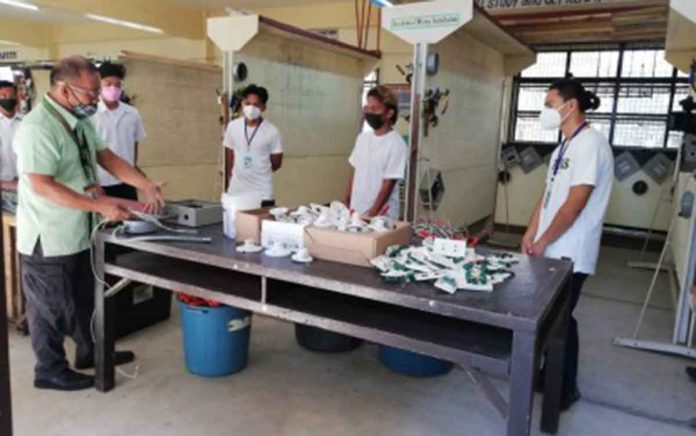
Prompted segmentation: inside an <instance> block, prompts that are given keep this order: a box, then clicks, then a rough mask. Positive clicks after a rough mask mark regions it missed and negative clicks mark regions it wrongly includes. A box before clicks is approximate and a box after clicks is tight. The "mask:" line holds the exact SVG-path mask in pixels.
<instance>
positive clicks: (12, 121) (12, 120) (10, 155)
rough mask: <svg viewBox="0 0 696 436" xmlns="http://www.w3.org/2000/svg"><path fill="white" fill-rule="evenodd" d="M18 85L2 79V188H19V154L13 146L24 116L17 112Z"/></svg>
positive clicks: (0, 91)
mask: <svg viewBox="0 0 696 436" xmlns="http://www.w3.org/2000/svg"><path fill="white" fill-rule="evenodd" d="M17 101H18V100H17V87H16V86H15V84H14V83H12V82H8V81H6V80H0V188H2V189H3V190H6V191H16V190H17V155H16V154H15V152H14V149H13V148H12V140H13V138H14V134H15V132H16V131H17V128H18V127H19V123H20V121H21V120H22V117H21V116H20V115H19V113H18V112H17Z"/></svg>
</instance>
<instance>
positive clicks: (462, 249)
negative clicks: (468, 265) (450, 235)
mask: <svg viewBox="0 0 696 436" xmlns="http://www.w3.org/2000/svg"><path fill="white" fill-rule="evenodd" d="M433 252H434V253H435V254H437V255H440V256H446V257H466V241H458V240H455V239H443V238H437V239H435V243H434V244H433Z"/></svg>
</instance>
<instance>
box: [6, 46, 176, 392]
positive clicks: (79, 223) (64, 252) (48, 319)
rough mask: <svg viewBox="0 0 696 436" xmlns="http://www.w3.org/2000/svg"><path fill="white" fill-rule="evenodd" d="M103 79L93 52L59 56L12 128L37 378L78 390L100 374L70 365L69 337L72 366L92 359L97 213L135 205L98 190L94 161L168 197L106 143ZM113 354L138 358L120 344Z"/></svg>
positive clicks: (154, 197)
mask: <svg viewBox="0 0 696 436" xmlns="http://www.w3.org/2000/svg"><path fill="white" fill-rule="evenodd" d="M99 89H100V81H99V74H98V72H97V69H96V68H95V66H94V65H93V64H91V63H90V62H89V61H88V60H87V59H85V58H82V57H78V56H74V57H69V58H65V59H63V60H61V61H60V62H59V63H58V64H57V65H56V66H55V67H54V69H53V71H51V88H50V91H49V92H48V94H47V95H46V97H45V98H44V100H43V102H42V103H41V104H40V105H38V106H37V107H36V108H35V109H34V110H32V111H31V112H30V113H29V114H28V115H27V116H26V117H25V119H24V122H23V123H22V125H21V126H20V128H19V129H18V131H17V133H16V135H15V139H14V141H15V143H14V144H15V149H16V150H18V153H19V154H18V164H17V166H18V170H19V195H18V197H19V205H18V210H17V233H18V242H17V248H18V251H19V252H20V254H21V263H22V289H23V291H24V294H25V296H26V300H27V304H26V308H27V319H28V322H29V332H30V333H31V340H32V347H33V348H34V353H35V355H36V360H37V362H36V367H35V370H34V371H35V379H34V386H36V387H37V388H41V389H56V390H78V389H86V388H89V387H91V386H93V384H94V378H93V377H92V376H88V375H85V374H82V373H79V372H76V371H73V370H71V369H70V368H69V366H68V363H67V361H66V359H65V350H64V348H63V340H64V338H65V336H70V337H71V338H72V339H73V340H74V341H75V343H76V345H77V349H76V358H75V364H74V366H75V368H76V369H87V368H90V367H93V366H94V346H93V341H92V336H91V326H90V324H91V317H92V312H93V310H94V275H93V273H92V270H91V263H90V251H89V249H90V232H91V229H92V228H93V225H94V219H93V214H94V213H99V214H101V215H102V216H104V217H106V218H108V219H110V220H114V221H118V220H124V219H127V218H129V216H130V214H129V212H128V211H127V210H126V209H125V208H124V207H123V206H122V205H119V204H118V203H116V202H113V201H110V200H109V199H108V198H107V197H104V196H103V195H101V191H100V190H99V188H98V184H97V178H96V174H97V173H96V165H97V163H98V164H99V165H101V167H102V168H104V169H106V170H107V171H108V172H110V173H111V174H113V175H114V176H116V177H117V178H118V179H120V180H122V181H123V182H125V183H128V184H129V185H131V186H133V187H135V188H138V189H140V190H141V191H142V192H143V195H144V198H145V200H146V202H147V204H148V209H149V210H158V209H159V207H160V206H161V205H163V203H164V202H163V198H162V195H161V193H160V189H159V184H157V183H154V182H152V181H150V180H148V179H147V178H146V177H145V176H144V175H142V174H141V173H140V172H139V171H138V170H136V169H135V168H133V167H132V166H131V165H130V164H128V163H127V162H126V161H124V160H122V159H121V158H119V157H118V156H117V155H116V154H114V153H113V152H112V151H110V150H109V148H108V147H107V146H106V144H104V142H103V141H102V140H101V139H99V137H98V135H97V134H96V132H95V129H94V126H93V125H92V124H91V122H90V121H89V120H88V119H87V118H88V117H89V116H90V115H92V114H93V113H94V111H96V107H97V103H98V101H99ZM114 358H115V361H116V363H117V364H122V363H127V362H130V361H132V360H133V359H134V355H133V353H131V352H117V353H116V355H115V356H114Z"/></svg>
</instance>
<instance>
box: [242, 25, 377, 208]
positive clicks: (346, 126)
mask: <svg viewBox="0 0 696 436" xmlns="http://www.w3.org/2000/svg"><path fill="white" fill-rule="evenodd" d="M238 61H243V62H245V63H246V64H247V66H248V68H249V77H248V79H247V80H246V83H247V84H248V83H256V84H258V85H262V86H265V87H267V88H268V90H269V93H270V100H269V103H268V111H267V118H268V119H269V120H270V121H271V122H273V123H274V124H275V125H276V126H277V127H278V129H279V130H280V132H281V134H282V136H283V145H284V149H285V159H284V163H283V168H281V169H280V171H278V172H277V173H276V174H275V191H276V199H277V201H278V202H279V203H282V204H285V205H289V206H295V205H299V204H306V203H309V202H327V201H331V200H335V199H340V198H341V196H342V194H343V192H344V189H345V187H346V185H347V183H348V177H349V170H350V168H349V165H348V156H349V155H350V152H351V150H352V148H353V145H354V143H355V138H356V135H357V133H358V128H359V122H360V111H359V107H360V106H359V105H360V98H361V92H362V82H363V76H364V74H365V64H364V63H363V61H362V60H359V59H357V58H354V57H351V56H347V55H343V54H339V53H337V52H335V51H333V50H328V49H323V48H318V47H315V46H311V45H308V44H307V43H306V41H302V40H300V41H298V40H291V39H285V38H281V37H279V36H275V35H271V34H267V33H262V34H260V35H259V36H256V37H255V38H254V39H253V40H252V41H251V43H249V44H248V45H247V46H245V47H244V48H242V50H241V51H240V52H238V53H235V62H238Z"/></svg>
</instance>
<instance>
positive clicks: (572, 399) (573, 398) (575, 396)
mask: <svg viewBox="0 0 696 436" xmlns="http://www.w3.org/2000/svg"><path fill="white" fill-rule="evenodd" d="M579 399H580V391H579V390H578V388H575V390H574V391H573V393H572V394H569V395H565V396H564V397H563V398H561V412H565V411H566V410H568V409H570V408H571V407H572V405H573V404H575V403H576V402H577V401H578V400H579Z"/></svg>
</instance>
